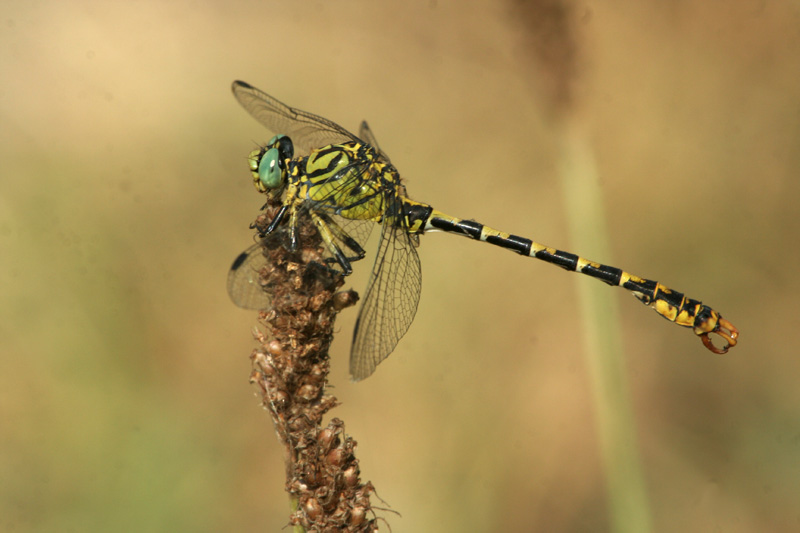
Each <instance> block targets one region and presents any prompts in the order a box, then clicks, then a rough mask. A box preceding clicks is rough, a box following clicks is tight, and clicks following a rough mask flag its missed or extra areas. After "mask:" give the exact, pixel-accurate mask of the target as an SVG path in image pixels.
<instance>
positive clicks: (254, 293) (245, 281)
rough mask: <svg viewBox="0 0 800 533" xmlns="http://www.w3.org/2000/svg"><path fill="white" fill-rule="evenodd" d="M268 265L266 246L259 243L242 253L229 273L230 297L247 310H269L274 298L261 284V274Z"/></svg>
mask: <svg viewBox="0 0 800 533" xmlns="http://www.w3.org/2000/svg"><path fill="white" fill-rule="evenodd" d="M266 264H267V258H266V257H264V246H263V244H262V243H260V242H258V243H256V244H254V245H253V246H251V247H250V248H248V249H247V250H245V251H244V252H242V253H240V254H239V256H238V257H237V258H236V259H234V261H233V265H231V269H230V270H229V271H228V295H229V296H230V297H231V300H233V303H235V304H236V305H238V306H239V307H244V308H245V309H268V308H269V307H270V305H271V304H272V298H271V297H270V295H269V294H268V293H266V292H264V287H262V286H261V284H260V283H259V281H258V280H259V272H260V271H261V269H262V268H264V266H266Z"/></svg>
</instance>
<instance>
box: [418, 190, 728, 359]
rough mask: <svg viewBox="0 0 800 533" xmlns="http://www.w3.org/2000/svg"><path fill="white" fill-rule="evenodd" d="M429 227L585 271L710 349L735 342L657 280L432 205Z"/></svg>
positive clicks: (720, 324)
mask: <svg viewBox="0 0 800 533" xmlns="http://www.w3.org/2000/svg"><path fill="white" fill-rule="evenodd" d="M407 203H408V204H409V206H410V207H407V208H406V211H407V212H411V210H413V209H414V208H417V209H419V206H420V205H421V204H417V203H416V202H411V201H408V202H407ZM429 230H441V231H446V232H450V233H456V234H459V235H465V236H467V237H469V238H471V239H475V240H477V241H484V242H488V243H489V244H494V245H495V246H500V247H501V248H506V249H508V250H512V251H514V252H517V253H518V254H521V255H527V256H529V257H535V258H536V259H541V260H542V261H547V262H548V263H552V264H554V265H558V266H560V267H561V268H563V269H566V270H569V271H572V272H579V273H581V274H585V275H587V276H590V277H593V278H595V279H599V280H600V281H602V282H604V283H607V284H609V285H616V286H619V287H622V288H623V289H626V290H628V291H630V292H631V293H633V295H634V296H636V298H638V299H639V301H641V302H642V303H644V304H645V305H647V306H648V307H650V308H652V309H653V310H655V312H656V313H658V314H659V315H661V316H662V317H664V318H666V319H667V320H669V321H670V322H674V323H676V324H678V325H679V326H683V327H687V328H692V329H693V330H694V333H695V334H696V335H698V336H699V337H700V339H701V340H702V341H703V345H704V346H705V347H706V348H708V349H709V350H711V351H712V352H714V353H718V354H722V353H726V352H727V351H728V350H729V349H730V348H732V347H734V346H736V343H737V339H738V337H739V331H738V330H737V329H736V328H735V327H734V325H733V324H731V323H730V322H729V321H728V320H726V319H724V318H722V316H721V315H720V314H719V313H718V312H717V311H715V310H714V309H712V308H711V307H709V306H707V305H704V304H703V303H702V302H700V301H698V300H694V299H692V298H688V297H686V296H684V295H683V294H682V293H680V292H677V291H673V290H672V289H670V288H668V287H666V286H665V285H662V284H661V283H659V282H657V281H653V280H649V279H644V278H640V277H638V276H634V275H633V274H629V273H628V272H625V271H624V270H622V269H620V268H617V267H612V266H608V265H603V264H601V263H597V262H594V261H589V260H588V259H584V258H583V257H580V256H578V255H576V254H573V253H570V252H565V251H563V250H557V249H555V248H551V247H549V246H544V245H542V244H539V243H537V242H534V241H532V240H530V239H526V238H524V237H519V236H517V235H511V234H509V233H504V232H501V231H497V230H495V229H492V228H490V227H487V226H484V225H483V224H481V223H479V222H475V221H473V220H463V219H460V218H456V217H451V216H449V215H446V214H444V213H442V212H440V211H437V210H435V209H434V210H431V212H430V216H429V217H428V218H427V220H426V221H425V224H424V229H423V230H422V231H429ZM711 333H714V334H717V335H719V336H720V337H722V339H723V340H724V341H725V343H726V344H725V346H723V347H722V348H718V347H717V346H715V345H714V343H713V342H712V340H711V339H710V338H709V335H710V334H711Z"/></svg>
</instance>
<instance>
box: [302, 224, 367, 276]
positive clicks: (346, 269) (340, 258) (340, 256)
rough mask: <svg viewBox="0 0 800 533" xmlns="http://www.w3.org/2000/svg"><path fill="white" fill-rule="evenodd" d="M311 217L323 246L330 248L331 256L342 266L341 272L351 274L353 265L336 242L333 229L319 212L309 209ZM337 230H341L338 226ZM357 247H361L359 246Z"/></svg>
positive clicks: (346, 274)
mask: <svg viewBox="0 0 800 533" xmlns="http://www.w3.org/2000/svg"><path fill="white" fill-rule="evenodd" d="M311 217H312V218H313V220H314V224H316V226H317V230H318V231H319V235H320V237H322V241H323V242H324V243H325V246H327V247H328V250H330V252H331V253H332V254H333V257H334V258H335V259H336V262H337V263H339V266H341V267H342V273H343V274H344V275H345V276H349V275H350V274H352V273H353V267H352V265H350V260H348V259H347V257H346V256H345V255H344V252H342V249H341V248H340V247H339V245H338V244H336V241H335V240H334V236H333V231H331V226H330V225H328V222H327V221H326V220H325V218H323V217H322V216H320V214H319V213H315V212H314V211H311ZM338 231H341V228H339V230H338ZM348 239H350V240H352V238H351V237H349V236H348ZM354 242H355V241H354ZM356 245H357V244H356ZM348 246H349V244H348ZM359 248H361V247H360V246H359Z"/></svg>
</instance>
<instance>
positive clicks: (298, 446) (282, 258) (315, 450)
mask: <svg viewBox="0 0 800 533" xmlns="http://www.w3.org/2000/svg"><path fill="white" fill-rule="evenodd" d="M271 211H272V212H274V206H272V207H271ZM269 214H271V213H268V214H265V215H262V216H261V217H259V219H258V220H257V221H256V224H255V225H256V226H257V227H259V228H262V229H263V228H264V227H265V226H264V224H265V223H268V222H269ZM303 218H305V217H301V223H300V224H299V227H298V235H299V242H300V243H301V248H300V249H298V250H296V251H293V252H292V251H289V250H287V249H286V247H285V246H284V245H283V242H284V240H283V239H280V238H267V239H265V240H264V253H265V254H266V256H267V258H268V261H267V266H266V267H265V268H264V269H263V270H262V272H261V273H260V281H261V283H262V284H263V285H264V287H265V288H266V289H267V290H268V291H269V292H270V294H271V295H272V307H271V309H269V310H267V311H265V312H262V313H261V315H260V321H261V323H262V325H263V326H264V327H265V330H266V332H265V333H261V332H259V331H256V338H257V339H258V341H259V342H260V343H261V346H260V347H259V348H257V349H256V350H255V351H254V352H253V354H252V356H251V359H252V363H253V372H252V375H251V382H252V383H254V384H256V385H257V386H258V389H259V392H260V393H261V397H262V402H263V405H264V407H265V408H266V409H267V411H269V413H270V415H271V417H272V421H273V423H274V427H275V432H276V433H277V435H278V439H279V440H280V442H281V444H283V446H284V448H285V457H284V461H285V464H286V490H287V492H288V493H289V495H290V499H291V502H292V503H291V505H292V513H291V517H290V522H291V524H292V525H293V526H294V528H295V531H296V532H299V531H306V530H309V531H348V532H350V531H375V530H377V525H376V520H377V518H375V517H374V514H373V512H372V507H371V505H370V494H371V493H372V492H373V491H374V489H373V487H372V485H371V484H370V483H369V482H367V483H362V482H361V479H360V471H359V466H358V460H357V459H356V457H355V453H354V452H355V446H356V442H355V441H354V440H353V439H352V438H351V437H349V436H347V435H346V434H345V433H344V423H343V422H342V421H341V420H339V419H337V418H334V419H332V420H330V422H328V424H327V425H326V426H325V427H323V425H322V423H323V416H324V415H325V413H327V412H328V411H329V410H330V409H332V408H333V407H335V406H336V405H337V404H338V401H337V400H336V398H335V397H333V396H332V395H330V394H327V393H326V391H325V386H326V384H327V380H328V371H329V361H328V348H329V347H330V344H331V341H332V340H333V324H334V320H335V318H336V314H337V313H338V311H339V310H341V309H342V308H344V307H347V306H348V305H352V304H353V303H355V301H356V300H357V296H356V295H355V293H353V292H343V293H337V292H336V291H337V290H338V289H339V287H341V286H342V284H343V283H344V279H343V276H342V275H341V274H339V273H337V272H334V271H331V270H330V269H327V268H325V267H322V266H321V265H320V264H319V263H318V262H316V261H315V260H319V258H320V254H321V251H320V250H321V249H320V244H321V243H320V240H319V236H318V233H317V232H316V231H315V228H314V227H313V225H311V222H310V221H305V220H302V219H303Z"/></svg>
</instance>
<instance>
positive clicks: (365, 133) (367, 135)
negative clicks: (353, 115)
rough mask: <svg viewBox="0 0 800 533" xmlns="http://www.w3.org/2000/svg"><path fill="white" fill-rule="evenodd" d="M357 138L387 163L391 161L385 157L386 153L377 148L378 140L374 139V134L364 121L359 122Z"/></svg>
mask: <svg viewBox="0 0 800 533" xmlns="http://www.w3.org/2000/svg"><path fill="white" fill-rule="evenodd" d="M358 136H359V137H361V138H362V139H363V140H364V142H366V143H367V144H368V145H370V146H372V147H373V148H375V149H376V150H377V151H378V153H379V154H380V155H381V157H382V158H383V159H384V160H385V161H386V162H387V163H391V160H390V159H389V156H388V155H386V152H384V151H383V150H381V147H380V146H378V139H376V138H375V134H374V133H372V129H370V127H369V124H367V121H366V120H362V121H361V127H360V128H359V130H358Z"/></svg>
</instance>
